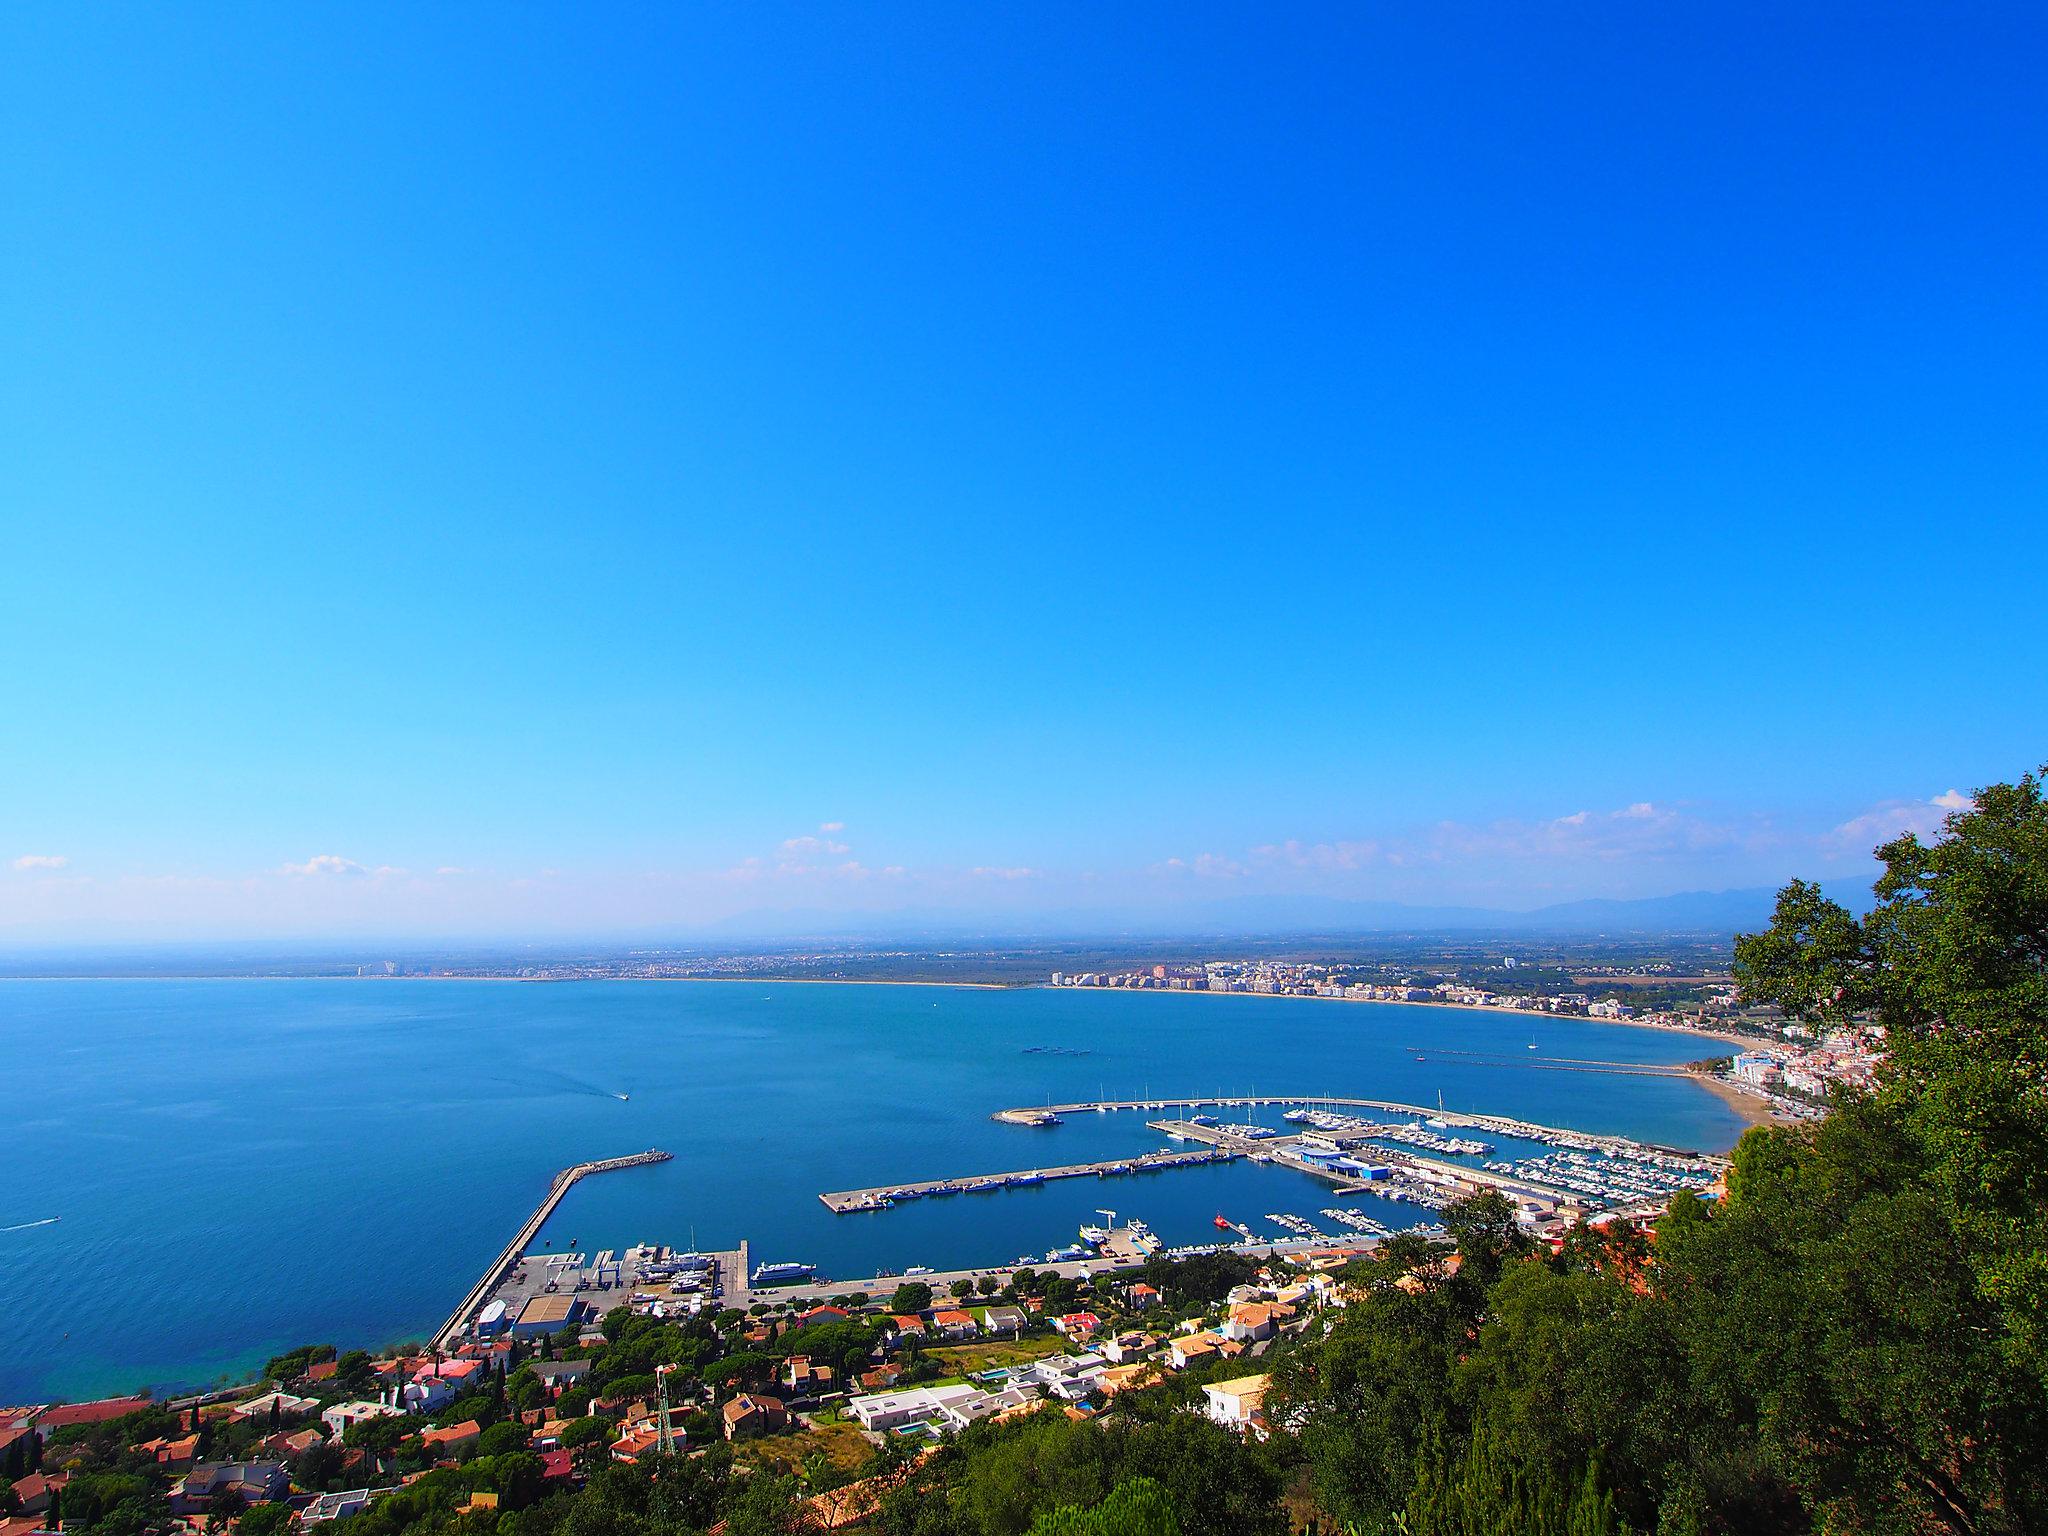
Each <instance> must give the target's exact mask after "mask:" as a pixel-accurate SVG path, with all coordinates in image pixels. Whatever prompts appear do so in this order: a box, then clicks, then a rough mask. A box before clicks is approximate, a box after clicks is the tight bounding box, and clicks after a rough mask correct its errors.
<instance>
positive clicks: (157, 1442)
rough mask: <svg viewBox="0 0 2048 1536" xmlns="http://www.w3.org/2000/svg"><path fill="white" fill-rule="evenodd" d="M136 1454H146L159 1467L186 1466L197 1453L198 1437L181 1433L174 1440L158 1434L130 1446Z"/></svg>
mask: <svg viewBox="0 0 2048 1536" xmlns="http://www.w3.org/2000/svg"><path fill="white" fill-rule="evenodd" d="M130 1449H132V1450H133V1451H134V1452H135V1454H136V1455H138V1456H147V1457H149V1458H150V1459H151V1460H152V1461H154V1462H155V1463H156V1464H157V1465H158V1466H160V1467H186V1466H190V1465H191V1464H192V1462H193V1460H194V1459H195V1458H196V1457H197V1456H198V1455H199V1437H198V1436H197V1435H181V1436H180V1437H179V1438H177V1439H175V1440H171V1439H166V1438H165V1437H164V1436H161V1435H159V1436H158V1437H157V1438H156V1439H154V1440H145V1441H143V1442H142V1443H141V1444H140V1445H137V1446H132V1447H130Z"/></svg>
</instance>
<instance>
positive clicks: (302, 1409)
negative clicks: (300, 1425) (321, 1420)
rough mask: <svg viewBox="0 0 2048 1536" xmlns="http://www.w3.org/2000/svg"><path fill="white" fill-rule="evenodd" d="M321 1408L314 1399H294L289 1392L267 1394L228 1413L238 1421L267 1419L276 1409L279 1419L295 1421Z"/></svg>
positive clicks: (253, 1398) (239, 1405)
mask: <svg viewBox="0 0 2048 1536" xmlns="http://www.w3.org/2000/svg"><path fill="white" fill-rule="evenodd" d="M319 1406H320V1404H319V1402H318V1400H317V1399H314V1398H310V1397H294V1396H293V1395H292V1394H291V1393H289V1392H266V1393H264V1394H263V1395H262V1396H261V1397H252V1398H250V1399H249V1401H247V1402H246V1403H237V1404H235V1406H234V1407H232V1408H230V1409H229V1410H228V1412H229V1414H231V1415H232V1416H233V1417H235V1418H238V1419H267V1418H269V1417H270V1415H271V1412H272V1410H273V1409H274V1410H275V1411H276V1413H277V1415H278V1417H279V1418H286V1419H293V1418H297V1417H298V1416H299V1415H300V1414H302V1413H311V1412H312V1411H313V1410H314V1409H315V1408H318V1407H319Z"/></svg>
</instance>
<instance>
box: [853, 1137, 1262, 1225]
mask: <svg viewBox="0 0 2048 1536" xmlns="http://www.w3.org/2000/svg"><path fill="white" fill-rule="evenodd" d="M1237 1155H1238V1154H1237V1153H1236V1152H1233V1151H1229V1150H1227V1149H1224V1148H1221V1147H1214V1148H1205V1149H1204V1150H1202V1151H1200V1152H1146V1153H1143V1154H1141V1155H1139V1156H1137V1157H1118V1158H1111V1159H1108V1160H1107V1161H1104V1162H1099V1163H1069V1164H1067V1165H1065V1166H1063V1167H1059V1168H1027V1169H1020V1170H1019V1171H1017V1172H1015V1173H979V1174H970V1175H967V1176H965V1177H962V1178H954V1179H913V1180H907V1181H905V1182H902V1183H897V1184H877V1185H874V1186H873V1187H871V1188H868V1189H840V1190H833V1191H831V1192H829V1193H827V1194H821V1195H819V1196H818V1198H819V1199H820V1200H822V1201H824V1202H825V1208H826V1209H827V1210H829V1211H831V1212H832V1213H833V1214H834V1215H836V1216H845V1215H850V1214H852V1213H854V1212H857V1211H879V1210H884V1209H886V1208H887V1205H888V1203H889V1197H890V1196H891V1195H894V1194H896V1193H897V1192H898V1191H901V1192H903V1193H904V1194H906V1195H908V1196H911V1197H913V1198H915V1197H923V1198H925V1199H933V1198H943V1197H945V1196H949V1195H972V1194H992V1193H994V1192H995V1191H997V1190H1000V1189H1009V1188H1016V1187H1019V1186H1017V1185H1013V1184H1012V1183H1011V1181H1012V1180H1013V1179H1021V1180H1026V1181H1029V1182H1030V1183H1039V1182H1043V1183H1048V1184H1049V1183H1051V1182H1052V1181H1053V1180H1054V1179H1079V1178H1084V1177H1089V1176H1093V1177H1096V1178H1117V1177H1120V1176H1122V1175H1124V1174H1130V1173H1157V1172H1159V1171H1160V1170H1162V1169H1165V1168H1185V1167H1188V1166H1190V1165H1192V1164H1201V1163H1219V1162H1228V1161H1229V1160H1230V1159H1232V1158H1234V1157H1236V1156H1237Z"/></svg>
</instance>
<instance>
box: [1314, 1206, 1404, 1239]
mask: <svg viewBox="0 0 2048 1536" xmlns="http://www.w3.org/2000/svg"><path fill="white" fill-rule="evenodd" d="M1323 1214H1324V1215H1325V1216H1327V1217H1329V1218H1330V1220H1332V1221H1334V1222H1338V1223H1340V1224H1341V1225H1343V1226H1347V1227H1349V1228H1350V1229H1351V1230H1352V1231H1354V1232H1362V1233H1364V1234H1365V1235H1366V1236H1367V1237H1392V1236H1393V1235H1394V1233H1393V1229H1392V1228H1391V1227H1388V1226H1387V1225H1385V1224H1384V1223H1383V1222H1377V1221H1374V1220H1373V1219H1372V1218H1371V1217H1370V1216H1368V1215H1366V1214H1365V1212H1363V1211H1347V1210H1344V1209H1343V1208H1341V1207H1339V1206H1334V1205H1326V1206H1324V1207H1323Z"/></svg>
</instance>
